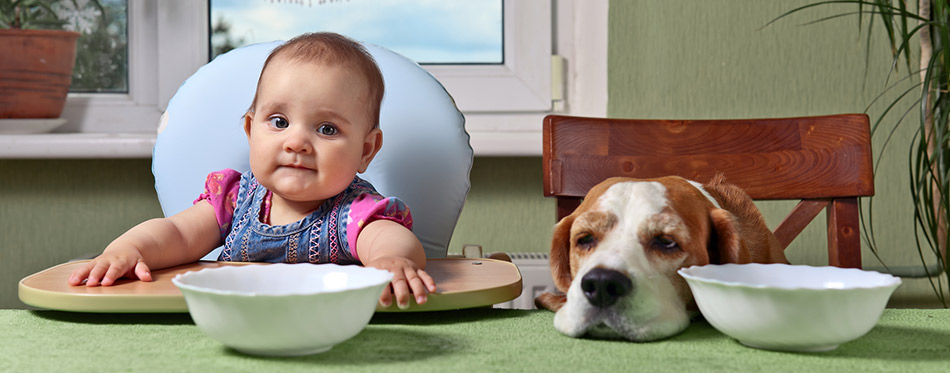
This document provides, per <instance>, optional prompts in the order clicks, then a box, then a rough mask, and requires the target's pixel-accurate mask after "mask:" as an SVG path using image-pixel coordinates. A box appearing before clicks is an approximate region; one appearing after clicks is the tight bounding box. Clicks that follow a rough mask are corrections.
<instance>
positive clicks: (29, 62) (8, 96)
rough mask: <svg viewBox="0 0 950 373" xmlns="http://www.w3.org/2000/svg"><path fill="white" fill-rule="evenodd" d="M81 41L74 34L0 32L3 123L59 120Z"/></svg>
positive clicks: (34, 31)
mask: <svg viewBox="0 0 950 373" xmlns="http://www.w3.org/2000/svg"><path fill="white" fill-rule="evenodd" d="M78 38H79V33H78V32H72V31H59V30H19V29H3V30H0V51H3V52H2V53H3V57H2V58H0V119H4V118H59V115H60V114H62V112H63V106H64V105H65V104H66V94H67V93H69V84H70V80H71V78H72V73H73V64H75V62H76V39H78Z"/></svg>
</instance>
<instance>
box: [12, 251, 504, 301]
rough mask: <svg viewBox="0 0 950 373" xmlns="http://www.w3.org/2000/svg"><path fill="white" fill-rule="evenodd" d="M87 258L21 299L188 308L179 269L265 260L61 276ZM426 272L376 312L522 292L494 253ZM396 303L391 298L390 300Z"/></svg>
mask: <svg viewBox="0 0 950 373" xmlns="http://www.w3.org/2000/svg"><path fill="white" fill-rule="evenodd" d="M84 262H86V261H76V262H69V263H64V264H60V265H57V266H54V267H52V268H49V269H46V270H43V271H40V272H37V273H35V274H32V275H30V276H27V277H26V278H24V279H22V280H20V285H19V294H20V300H21V301H22V302H23V303H26V304H28V305H30V306H34V307H39V308H45V309H53V310H60V311H74V312H188V307H187V306H186V305H185V298H184V296H182V294H181V291H179V290H178V287H176V286H175V285H174V284H173V283H172V281H171V280H172V278H173V277H175V275H177V274H179V273H185V272H188V271H197V270H200V269H203V268H215V267H221V266H226V265H267V264H266V263H253V264H250V263H232V262H211V261H201V262H197V263H192V264H186V265H183V266H178V267H173V268H168V269H163V270H158V271H153V272H152V279H153V281H152V282H142V281H133V280H120V281H118V282H117V283H116V284H115V285H113V286H97V287H86V286H70V285H69V284H67V283H66V279H67V278H68V277H69V274H70V273H72V272H73V270H74V269H75V268H76V267H77V266H79V265H81V264H82V263H84ZM426 272H428V273H429V275H431V276H432V278H433V279H435V282H436V286H437V291H436V292H435V293H432V294H429V300H428V301H427V302H426V303H425V304H422V305H419V304H416V303H415V301H412V303H411V305H410V307H409V309H407V310H400V309H399V308H397V307H396V305H395V304H393V305H392V306H390V307H388V308H382V307H377V308H376V311H378V312H380V311H381V312H405V311H408V312H413V311H441V310H451V309H460V308H471V307H482V306H490V305H492V304H496V303H501V302H507V301H509V300H512V299H515V298H517V297H518V296H519V295H521V287H522V285H521V272H519V271H518V267H517V266H515V265H514V264H512V263H509V262H505V261H501V260H494V259H467V258H451V259H430V260H429V261H428V263H427V264H426ZM394 303H395V302H394Z"/></svg>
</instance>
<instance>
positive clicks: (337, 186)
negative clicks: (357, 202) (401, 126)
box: [245, 59, 382, 202]
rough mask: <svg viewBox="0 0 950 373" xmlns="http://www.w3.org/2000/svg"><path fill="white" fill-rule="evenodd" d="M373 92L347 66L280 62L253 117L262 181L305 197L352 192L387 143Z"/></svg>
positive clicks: (263, 85) (248, 126) (249, 122)
mask: <svg viewBox="0 0 950 373" xmlns="http://www.w3.org/2000/svg"><path fill="white" fill-rule="evenodd" d="M367 91H368V89H367V87H366V84H365V83H364V80H363V78H362V77H361V76H359V75H358V74H355V73H353V72H351V71H349V70H346V69H343V68H340V67H335V66H326V65H321V64H314V63H303V62H292V61H284V60H281V59H274V60H272V61H271V62H270V64H269V66H268V67H267V69H266V70H265V71H264V73H263V75H262V76H261V82H260V86H259V88H258V92H257V103H256V105H255V107H254V111H253V112H252V113H249V114H248V116H247V117H246V118H245V131H246V132H247V135H248V142H249V143H250V150H251V158H250V163H251V171H253V172H254V176H256V177H257V179H258V181H259V182H260V183H261V185H263V186H264V187H266V188H268V189H269V190H271V191H272V192H274V193H275V194H277V195H279V196H280V197H282V198H284V199H287V200H291V201H301V202H302V201H320V202H322V201H323V200H325V199H327V198H329V197H332V196H334V195H336V194H338V193H340V192H342V191H343V190H344V189H346V187H347V186H348V185H349V184H350V182H351V181H352V180H353V177H354V176H356V173H357V172H363V171H365V170H366V167H367V166H368V165H369V162H370V161H371V160H372V157H373V156H374V155H375V153H376V151H377V150H378V147H377V143H379V144H380V145H381V141H382V138H381V137H382V136H381V134H380V132H379V130H378V129H373V124H372V123H371V121H372V120H371V119H370V115H369V113H368V110H367V107H368V104H367V103H366V100H367V98H368V97H369V96H368V94H367Z"/></svg>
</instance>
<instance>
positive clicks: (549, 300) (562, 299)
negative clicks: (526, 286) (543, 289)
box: [534, 293, 567, 312]
mask: <svg viewBox="0 0 950 373" xmlns="http://www.w3.org/2000/svg"><path fill="white" fill-rule="evenodd" d="M564 303H567V294H554V293H541V295H538V297H537V298H534V306H535V307H537V308H538V309H546V310H549V311H554V312H557V310H559V309H561V307H564Z"/></svg>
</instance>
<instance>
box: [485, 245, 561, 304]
mask: <svg viewBox="0 0 950 373" xmlns="http://www.w3.org/2000/svg"><path fill="white" fill-rule="evenodd" d="M508 256H510V257H511V262H512V263H514V264H515V265H516V266H518V270H519V271H521V279H522V284H523V288H522V290H521V296H519V297H518V298H515V299H513V300H510V301H508V302H504V303H498V304H496V305H495V308H514V309H522V310H530V309H534V308H535V306H534V298H535V297H537V296H538V295H539V294H541V293H544V292H553V291H555V290H556V289H557V288H555V287H554V281H553V280H551V268H550V267H549V266H548V254H547V253H508Z"/></svg>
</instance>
